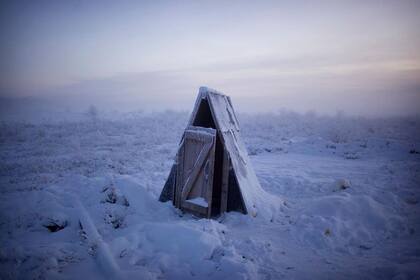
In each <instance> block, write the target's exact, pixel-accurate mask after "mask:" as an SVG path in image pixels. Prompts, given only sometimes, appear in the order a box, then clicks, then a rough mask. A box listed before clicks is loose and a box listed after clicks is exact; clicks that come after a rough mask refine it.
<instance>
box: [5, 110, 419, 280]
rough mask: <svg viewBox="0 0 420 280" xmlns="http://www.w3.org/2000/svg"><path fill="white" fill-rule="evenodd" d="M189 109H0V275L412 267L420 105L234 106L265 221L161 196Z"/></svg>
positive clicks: (403, 271)
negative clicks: (267, 205)
mask: <svg viewBox="0 0 420 280" xmlns="http://www.w3.org/2000/svg"><path fill="white" fill-rule="evenodd" d="M187 118H188V114H186V113H176V112H164V113H154V114H130V115H117V114H115V115H112V116H109V115H107V116H104V115H102V116H101V114H99V116H98V118H95V119H88V118H87V117H80V118H78V119H73V120H65V121H63V120H59V119H54V120H44V121H40V122H37V123H35V122H32V123H31V122H19V123H11V122H7V123H5V122H4V123H2V124H1V126H2V128H1V130H0V131H1V132H0V145H1V149H0V156H1V166H0V174H1V176H0V183H1V189H0V195H1V197H0V198H1V200H0V201H1V202H0V230H1V233H2V234H1V237H0V242H1V243H0V244H1V246H0V277H1V278H4V279H16V278H20V279H33V278H41V279H43V278H47V279H69V278H70V279H71V278H76V277H77V276H79V275H83V276H84V277H86V278H92V279H103V278H106V277H108V278H121V279H129V278H133V277H137V278H141V279H162V278H163V279H226V278H229V279H279V278H298V279H314V278H322V279H325V278H332V279H355V278H357V279H378V278H383V279H416V278H418V277H419V273H420V271H419V268H418V264H419V263H420V245H419V244H420V234H419V233H420V220H419V210H420V206H419V205H420V204H419V203H418V201H419V199H420V190H419V182H420V154H418V153H416V152H415V151H419V150H420V129H419V128H420V122H419V120H418V119H415V118H412V119H408V118H407V119H382V120H380V119H376V120H371V119H360V118H358V119H356V118H348V117H344V116H337V117H334V118H333V117H320V116H316V115H313V114H308V115H299V114H293V113H286V112H281V113H278V114H271V115H270V114H265V115H257V116H255V115H239V121H240V124H241V130H242V136H243V138H244V141H245V143H246V146H247V148H248V151H249V153H250V155H251V161H252V164H253V166H254V167H255V170H256V173H257V176H258V178H259V180H260V183H261V185H262V187H263V188H264V189H265V190H266V191H267V192H269V193H271V194H272V195H274V196H276V197H278V198H281V199H279V201H281V203H282V204H283V205H281V207H280V209H281V212H279V213H278V214H277V215H276V216H274V217H273V218H272V219H271V220H270V221H266V220H262V219H258V218H257V219H254V218H252V217H249V216H244V215H241V214H239V213H228V214H227V215H224V216H222V217H220V218H218V219H217V220H206V219H197V218H195V217H193V216H191V215H189V214H183V213H181V212H180V211H179V210H177V209H175V208H173V207H172V205H171V203H160V202H158V201H157V198H158V196H159V194H160V191H161V189H162V187H163V184H164V182H165V180H166V177H167V175H168V173H169V170H170V168H171V165H172V161H173V158H174V156H175V153H176V149H177V146H178V143H179V140H180V138H181V134H182V132H183V129H184V128H185V125H186V123H187ZM412 151H414V152H412ZM80 220H82V224H89V223H91V224H92V225H93V226H92V227H93V228H94V230H92V229H89V226H83V225H82V227H81V226H80ZM83 221H84V222H83ZM92 227H91V228H92ZM95 230H96V231H97V234H98V236H99V237H98V236H96V238H95V233H94V231H95ZM92 232H93V233H92ZM98 240H99V241H98ZM101 246H102V247H101ZM103 246H104V247H103Z"/></svg>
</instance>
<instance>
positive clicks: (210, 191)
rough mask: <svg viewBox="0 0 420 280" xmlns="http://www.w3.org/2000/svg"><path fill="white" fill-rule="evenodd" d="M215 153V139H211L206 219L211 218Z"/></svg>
mask: <svg viewBox="0 0 420 280" xmlns="http://www.w3.org/2000/svg"><path fill="white" fill-rule="evenodd" d="M215 152H216V137H214V138H213V145H212V147H211V150H210V153H209V157H208V160H209V161H210V162H209V164H210V165H209V173H208V181H207V186H206V187H207V199H206V200H207V204H208V208H207V218H208V219H210V217H211V204H212V197H213V176H214V158H215Z"/></svg>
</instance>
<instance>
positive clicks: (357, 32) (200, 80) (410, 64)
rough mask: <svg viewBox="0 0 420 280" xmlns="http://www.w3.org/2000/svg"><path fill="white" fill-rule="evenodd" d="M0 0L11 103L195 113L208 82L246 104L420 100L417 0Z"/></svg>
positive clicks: (321, 108)
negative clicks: (199, 98) (196, 101)
mask: <svg viewBox="0 0 420 280" xmlns="http://www.w3.org/2000/svg"><path fill="white" fill-rule="evenodd" d="M0 5H1V9H0V10H1V12H0V13H1V17H0V20H1V27H0V32H1V35H2V38H6V39H5V40H4V42H3V43H2V45H1V46H0V56H1V60H2V62H3V63H2V65H1V66H0V71H1V73H2V74H1V76H0V98H1V100H3V103H4V104H6V103H7V102H9V103H13V104H19V103H22V104H24V105H25V104H26V106H28V107H33V108H34V109H36V108H43V109H45V110H48V109H51V110H85V109H86V108H87V107H88V106H89V105H90V104H93V105H95V106H97V107H98V108H99V109H101V110H118V111H122V112H124V111H135V110H156V111H159V110H166V109H172V110H190V109H191V108H192V106H193V103H194V100H195V97H196V95H197V92H198V88H199V87H200V86H209V87H212V88H216V89H218V90H220V91H222V92H224V93H226V94H227V95H230V96H231V97H232V100H233V103H234V105H235V108H236V109H237V111H241V112H276V111H278V110H284V109H285V110H292V111H297V112H307V111H315V112H318V113H321V114H334V113H336V112H337V111H342V112H345V113H346V114H350V115H363V116H393V115H413V114H418V111H419V110H418V108H420V53H419V51H418V50H419V49H420V32H419V31H418V26H420V18H419V17H418V14H419V12H420V3H419V2H417V1H369V2H354V1H340V2H338V1H313V2H310V3H306V2H303V1H282V2H277V1H262V2H258V3H257V2H251V1H232V2H229V3H226V2H217V1H216V2H215V1H203V2H194V1H180V2H176V3H175V2H170V1H156V2H147V1H146V2H134V1H121V2H112V1H110V2H105V3H103V2H99V1H69V2H66V3H64V2H54V1H37V2H30V1H16V2H9V3H4V2H3V3H2V4H0ZM5 100H6V101H7V102H5ZM9 103H8V104H9ZM24 105H22V106H24ZM6 107H10V106H8V105H4V106H2V110H5V109H9V111H10V110H11V109H10V108H13V106H12V107H10V108H6ZM17 107H19V106H17Z"/></svg>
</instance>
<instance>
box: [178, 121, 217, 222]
mask: <svg viewBox="0 0 420 280" xmlns="http://www.w3.org/2000/svg"><path fill="white" fill-rule="evenodd" d="M215 146H216V130H214V129H212V128H203V127H195V126H190V127H188V129H187V130H185V133H184V138H183V141H182V143H181V147H180V149H179V151H178V155H177V163H178V168H177V180H176V188H175V193H174V198H175V200H174V202H175V206H176V207H178V208H180V209H184V210H187V211H190V212H192V213H194V214H198V215H200V216H205V217H208V218H210V215H211V202H212V191H213V174H214V173H213V171H214V154H215Z"/></svg>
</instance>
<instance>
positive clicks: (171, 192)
mask: <svg viewBox="0 0 420 280" xmlns="http://www.w3.org/2000/svg"><path fill="white" fill-rule="evenodd" d="M239 132H240V130H239V124H238V120H237V118H236V115H235V112H234V110H233V106H232V102H231V100H230V98H229V97H228V96H226V95H223V94H222V93H220V92H217V91H215V90H213V89H209V88H206V87H201V88H200V90H199V94H198V97H197V100H196V102H195V106H194V110H193V112H192V114H191V117H190V120H189V123H188V126H187V128H186V130H185V132H184V135H183V137H182V140H181V143H180V146H179V150H178V153H177V156H176V161H175V163H174V165H173V167H172V169H171V172H170V174H169V177H168V179H167V181H166V184H165V186H164V188H163V190H162V193H161V195H160V198H159V200H160V201H162V202H165V201H168V200H172V202H173V204H174V206H175V207H177V208H180V209H182V210H185V211H188V212H191V213H193V214H195V215H198V216H202V217H207V218H210V217H214V216H217V215H219V214H222V213H224V212H226V211H239V212H242V213H244V214H250V215H252V216H254V217H255V216H256V215H257V213H259V212H260V213H261V210H263V208H267V207H270V206H269V205H270V204H271V201H270V197H269V195H268V194H267V193H265V192H264V190H263V189H262V188H261V186H260V184H259V182H258V179H257V177H256V175H255V172H254V170H253V168H252V166H251V163H250V159H249V157H248V153H247V151H246V148H245V146H244V144H243V142H242V140H241V138H240V135H239ZM266 210H267V209H266ZM268 210H269V209H268ZM265 212H267V211H265Z"/></svg>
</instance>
